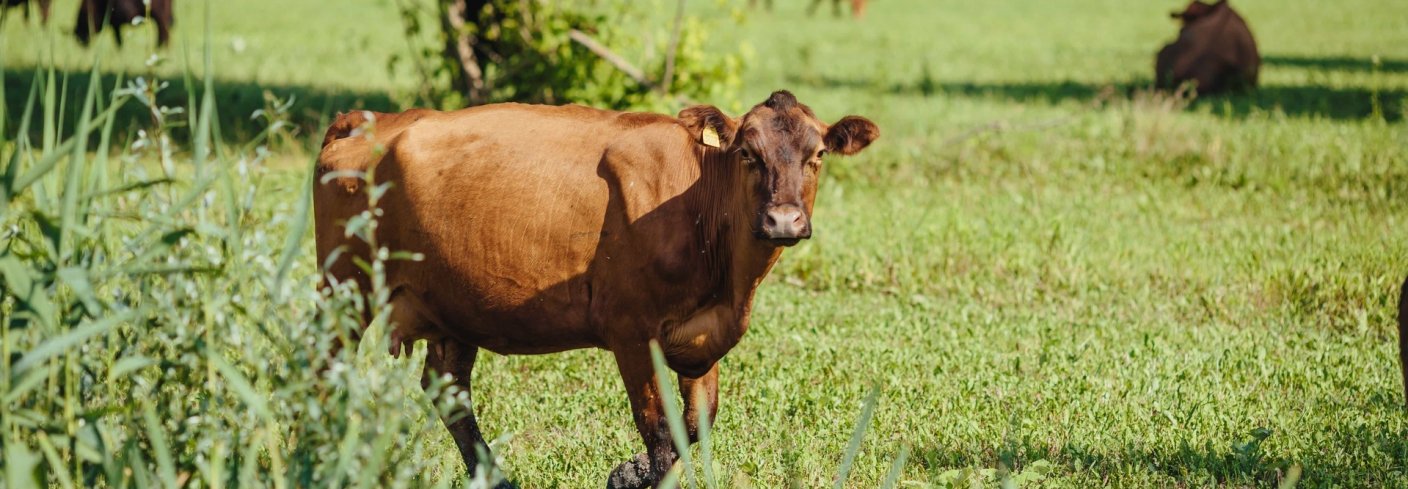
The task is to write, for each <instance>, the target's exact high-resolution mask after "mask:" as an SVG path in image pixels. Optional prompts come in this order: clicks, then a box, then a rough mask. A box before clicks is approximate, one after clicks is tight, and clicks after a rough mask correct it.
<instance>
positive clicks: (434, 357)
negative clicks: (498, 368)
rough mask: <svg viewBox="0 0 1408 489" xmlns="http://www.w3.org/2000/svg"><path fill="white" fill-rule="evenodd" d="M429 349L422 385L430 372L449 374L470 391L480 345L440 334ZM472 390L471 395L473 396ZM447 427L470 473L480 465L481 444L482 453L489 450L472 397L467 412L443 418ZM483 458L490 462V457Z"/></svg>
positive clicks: (430, 344) (466, 390)
mask: <svg viewBox="0 0 1408 489" xmlns="http://www.w3.org/2000/svg"><path fill="white" fill-rule="evenodd" d="M429 346H430V348H429V351H428V352H426V356H425V370H426V372H425V375H424V377H422V379H421V384H422V386H425V385H428V384H429V382H430V379H431V376H432V375H440V374H450V376H451V377H454V379H455V380H454V382H455V385H456V386H458V387H459V388H460V389H463V390H464V392H465V393H471V392H472V391H471V390H470V386H469V378H470V373H471V372H472V371H473V370H474V359H475V357H476V356H478V353H479V348H478V347H475V346H473V345H466V344H464V343H461V342H459V341H456V340H453V339H450V338H442V339H439V340H435V341H431V342H430V343H429ZM472 398H473V397H472V393H471V399H472ZM446 421H447V422H446V425H445V426H446V427H447V428H449V430H450V435H451V436H453V437H454V438H455V445H457V446H458V447H459V449H460V456H461V457H463V458H464V465H465V469H466V470H467V471H468V473H469V474H471V475H472V474H474V469H475V468H476V467H478V466H479V462H481V461H480V460H479V451H478V449H477V448H478V447H480V446H483V447H484V453H489V452H488V444H486V443H484V435H483V433H481V432H480V431H479V422H478V421H477V420H476V419H475V418H474V408H473V401H471V406H470V408H469V412H468V413H465V415H464V417H461V418H459V419H457V420H455V421H449V420H446ZM484 462H487V463H493V461H492V460H486V461H484Z"/></svg>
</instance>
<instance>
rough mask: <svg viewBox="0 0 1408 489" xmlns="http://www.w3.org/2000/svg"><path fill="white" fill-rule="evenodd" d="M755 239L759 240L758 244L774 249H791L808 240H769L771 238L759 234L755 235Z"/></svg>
mask: <svg viewBox="0 0 1408 489" xmlns="http://www.w3.org/2000/svg"><path fill="white" fill-rule="evenodd" d="M754 237H756V238H758V242H760V243H763V244H765V245H768V246H772V247H774V248H790V247H792V246H794V245H796V244H797V243H801V242H802V240H804V239H806V238H769V237H767V236H766V235H764V234H763V233H757V234H755V235H754Z"/></svg>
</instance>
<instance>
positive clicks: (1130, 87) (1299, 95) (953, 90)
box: [788, 76, 1408, 122]
mask: <svg viewBox="0 0 1408 489" xmlns="http://www.w3.org/2000/svg"><path fill="white" fill-rule="evenodd" d="M788 82H789V83H795V84H800V85H810V86H814V87H820V88H826V89H851V90H859V91H871V92H879V93H889V94H895V95H922V96H926V97H927V96H958V97H969V98H994V99H1005V100H1009V101H1013V102H1018V103H1042V104H1057V103H1063V102H1093V101H1095V100H1096V98H1097V97H1100V96H1101V94H1102V93H1107V92H1108V93H1110V94H1112V95H1118V96H1127V94H1130V93H1132V92H1134V91H1135V90H1138V89H1143V88H1146V87H1148V85H1149V84H1148V83H1141V82H1132V83H1131V82H1124V83H1110V84H1092V83H1081V82H1072V81H1063V82H1012V83H972V82H951V81H938V80H934V79H932V78H929V77H927V76H925V77H920V78H919V79H918V80H916V81H913V82H901V83H892V82H888V81H881V80H873V79H866V78H839V77H830V76H793V77H790V78H789V80H788ZM1376 103H1377V107H1378V108H1379V110H1380V111H1381V113H1382V114H1383V117H1384V119H1385V120H1387V121H1389V122H1397V121H1401V120H1403V115H1404V114H1403V111H1404V107H1405V103H1408V90H1404V89H1398V88H1395V89H1383V90H1371V89H1369V88H1361V87H1349V88H1342V87H1328V86H1315V85H1311V86H1282V85H1271V86H1263V87H1261V88H1258V89H1256V90H1255V91H1252V92H1250V93H1245V94H1233V95H1217V96H1207V97H1200V98H1199V99H1198V100H1197V101H1196V102H1195V103H1194V104H1193V107H1209V108H1210V110H1211V111H1212V113H1214V114H1217V115H1220V116H1223V117H1229V118H1245V117H1247V116H1248V115H1251V114H1255V113H1261V112H1272V111H1280V112H1283V113H1285V114H1286V115H1288V116H1291V117H1306V118H1317V117H1318V118H1328V119H1337V120H1355V119H1364V118H1367V117H1370V116H1372V115H1373V114H1374V111H1375V107H1376Z"/></svg>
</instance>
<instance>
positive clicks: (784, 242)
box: [768, 238, 802, 248]
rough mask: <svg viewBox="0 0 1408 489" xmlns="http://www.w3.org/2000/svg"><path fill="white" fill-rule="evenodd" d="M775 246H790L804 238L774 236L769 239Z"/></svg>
mask: <svg viewBox="0 0 1408 489" xmlns="http://www.w3.org/2000/svg"><path fill="white" fill-rule="evenodd" d="M768 242H769V243H772V245H773V246H779V247H783V248H790V247H792V245H795V244H797V243H801V242H802V238H773V239H769V240H768Z"/></svg>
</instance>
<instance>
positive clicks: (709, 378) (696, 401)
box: [680, 362, 719, 443]
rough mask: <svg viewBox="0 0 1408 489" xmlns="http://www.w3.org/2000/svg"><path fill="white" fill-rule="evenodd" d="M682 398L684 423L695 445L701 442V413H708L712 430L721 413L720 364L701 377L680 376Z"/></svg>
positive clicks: (690, 440)
mask: <svg viewBox="0 0 1408 489" xmlns="http://www.w3.org/2000/svg"><path fill="white" fill-rule="evenodd" d="M680 396H681V397H683V398H684V405H685V413H684V421H685V425H686V426H685V427H686V428H688V429H689V442H690V443H694V442H697V441H699V422H700V418H701V416H700V414H701V412H706V413H708V418H707V419H708V421H709V427H710V428H712V427H713V426H714V419H716V418H715V415H717V414H718V413H719V364H718V362H715V363H714V366H713V367H710V368H709V371H708V372H705V373H704V375H701V376H699V377H694V378H690V377H686V376H684V375H680Z"/></svg>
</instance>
